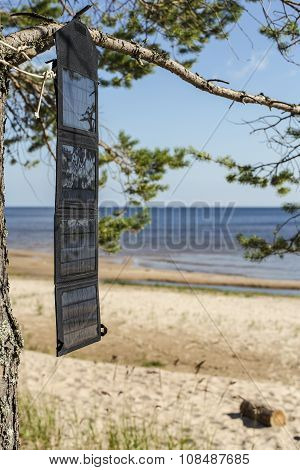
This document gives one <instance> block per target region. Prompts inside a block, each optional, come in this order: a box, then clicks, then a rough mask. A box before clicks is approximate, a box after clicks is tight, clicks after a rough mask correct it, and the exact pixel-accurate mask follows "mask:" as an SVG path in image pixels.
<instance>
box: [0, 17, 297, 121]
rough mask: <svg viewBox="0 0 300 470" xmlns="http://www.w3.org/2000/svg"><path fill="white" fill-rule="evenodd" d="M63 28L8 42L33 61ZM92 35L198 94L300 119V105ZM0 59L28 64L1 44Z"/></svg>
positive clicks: (44, 28)
mask: <svg viewBox="0 0 300 470" xmlns="http://www.w3.org/2000/svg"><path fill="white" fill-rule="evenodd" d="M63 26H64V25H63V24H56V23H50V24H41V25H39V26H35V27H31V28H27V29H23V30H21V31H18V32H16V33H13V34H11V35H9V36H7V37H6V38H5V40H6V42H7V43H8V44H9V45H10V46H13V47H15V48H19V47H20V46H22V49H23V50H24V46H26V53H27V55H28V56H30V57H31V58H32V57H35V56H36V55H38V54H40V53H42V52H44V51H46V50H48V49H50V47H52V46H53V44H54V34H55V33H56V31H58V30H59V29H60V28H62V27H63ZM90 33H91V36H92V39H93V41H94V43H95V44H96V45H97V46H100V47H103V48H106V49H109V50H111V51H114V52H119V53H121V54H125V55H129V56H131V57H133V58H134V59H136V60H138V61H142V60H144V61H146V62H148V63H150V64H155V65H158V66H159V67H161V68H163V69H165V70H168V71H169V72H171V73H173V74H175V75H177V76H178V77H180V78H181V79H182V80H184V81H186V82H188V83H190V84H191V85H193V86H194V87H196V88H198V89H199V90H202V91H205V92H207V93H210V94H212V95H216V96H220V97H222V98H226V99H229V100H231V101H236V102H239V103H243V104H258V105H261V106H267V107H268V108H269V109H272V108H276V109H279V110H281V111H286V112H289V113H291V114H292V115H300V105H299V104H292V103H285V102H283V101H280V100H277V99H273V98H270V97H268V96H265V95H264V94H262V93H261V94H259V95H253V94H250V93H246V92H245V91H241V90H233V89H231V88H224V87H221V86H218V85H215V84H213V83H211V81H209V80H207V79H205V78H203V77H202V76H200V75H198V74H197V73H193V72H191V71H190V70H188V69H186V68H185V67H184V66H183V65H181V64H179V63H178V62H176V61H174V60H172V59H170V58H169V57H168V54H167V53H162V52H157V51H155V50H151V49H147V48H145V47H142V46H140V45H139V44H137V43H133V42H129V41H126V40H123V39H118V38H115V37H113V36H110V35H109V34H105V33H103V32H102V31H99V30H96V29H90ZM0 57H2V59H4V60H6V61H7V62H10V63H11V64H13V65H19V64H21V63H23V62H24V61H25V59H24V56H23V55H22V54H17V53H16V52H13V51H12V50H11V49H10V48H9V47H8V46H5V45H4V44H2V43H1V44H0Z"/></svg>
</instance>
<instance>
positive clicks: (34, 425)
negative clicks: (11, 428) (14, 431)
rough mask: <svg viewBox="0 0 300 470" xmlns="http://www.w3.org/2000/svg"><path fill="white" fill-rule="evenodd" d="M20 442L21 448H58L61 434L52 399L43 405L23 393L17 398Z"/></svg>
mask: <svg viewBox="0 0 300 470" xmlns="http://www.w3.org/2000/svg"><path fill="white" fill-rule="evenodd" d="M19 409H20V443H21V448H22V449H33V450H45V449H52V448H59V445H60V442H61V434H60V430H59V426H58V423H57V416H56V413H57V409H56V406H55V404H54V401H51V402H49V403H47V404H43V406H42V405H41V404H39V403H36V402H35V401H34V399H33V397H32V396H30V395H29V394H24V395H22V396H21V397H20V399H19Z"/></svg>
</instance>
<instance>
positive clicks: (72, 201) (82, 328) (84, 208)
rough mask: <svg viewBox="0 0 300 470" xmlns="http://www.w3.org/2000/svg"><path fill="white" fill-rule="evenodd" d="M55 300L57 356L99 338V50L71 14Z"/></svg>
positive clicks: (60, 122)
mask: <svg viewBox="0 0 300 470" xmlns="http://www.w3.org/2000/svg"><path fill="white" fill-rule="evenodd" d="M55 42H56V51H57V61H56V65H55V68H56V79H55V87H56V99H57V152H56V153H57V159H56V197H55V223H54V228H55V300H56V326H57V348H56V352H57V355H58V356H61V355H63V354H66V353H68V352H71V351H74V350H75V349H79V348H81V347H83V346H86V345H88V344H91V343H94V342H96V341H99V340H100V339H101V336H102V335H103V333H104V330H105V327H102V326H101V324H100V310H99V294H98V81H97V68H98V52H97V50H96V48H95V46H94V44H93V41H92V39H91V37H90V34H89V32H88V29H87V28H86V27H85V26H84V25H83V24H82V23H81V22H80V20H78V19H73V20H72V21H71V22H70V23H68V24H67V25H66V26H65V27H63V28H62V29H60V30H59V31H58V32H57V33H56V38H55Z"/></svg>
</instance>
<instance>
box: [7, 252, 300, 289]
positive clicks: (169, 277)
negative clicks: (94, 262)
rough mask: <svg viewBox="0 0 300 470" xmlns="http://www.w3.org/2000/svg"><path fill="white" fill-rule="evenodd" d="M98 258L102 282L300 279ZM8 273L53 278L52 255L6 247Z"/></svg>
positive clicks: (281, 285) (230, 283)
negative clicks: (222, 272)
mask: <svg viewBox="0 0 300 470" xmlns="http://www.w3.org/2000/svg"><path fill="white" fill-rule="evenodd" d="M107 258H108V257H107V256H105V257H100V258H99V280H100V281H102V282H122V281H123V282H143V283H147V282H148V283H149V284H151V283H152V284H153V283H158V284H159V283H162V284H163V283H168V284H170V287H173V286H175V287H177V286H180V285H182V284H186V285H187V287H188V285H189V284H190V285H193V286H194V287H196V286H199V287H201V286H211V287H214V288H218V286H219V287H221V286H223V287H226V288H228V287H237V288H238V287H240V288H259V289H280V290H282V289H283V290H284V289H287V290H298V289H300V280H277V279H262V278H254V277H253V278H251V277H244V276H240V275H232V274H212V273H203V272H199V273H197V272H189V271H184V270H180V271H179V270H178V271H174V270H168V269H154V268H146V267H142V266H134V265H133V262H132V259H131V257H125V258H124V259H123V261H122V262H121V263H117V262H114V261H112V260H109V259H107ZM9 259H10V263H9V274H10V275H12V276H23V277H30V278H38V279H53V265H54V259H53V255H52V254H50V253H45V252H37V251H29V250H26V251H25V250H10V251H9Z"/></svg>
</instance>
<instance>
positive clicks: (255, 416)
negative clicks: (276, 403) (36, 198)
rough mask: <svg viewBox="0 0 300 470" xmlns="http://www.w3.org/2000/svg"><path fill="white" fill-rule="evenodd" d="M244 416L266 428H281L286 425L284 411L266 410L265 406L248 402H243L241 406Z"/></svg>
mask: <svg viewBox="0 0 300 470" xmlns="http://www.w3.org/2000/svg"><path fill="white" fill-rule="evenodd" d="M240 412H241V415H242V416H246V418H249V419H251V420H252V421H256V422H258V423H260V424H262V425H264V426H267V427H269V426H277V427H281V426H284V425H285V424H286V416H285V414H284V412H283V411H282V410H273V409H271V408H266V407H265V406H264V405H259V404H256V403H251V402H250V401H248V400H243V401H242V403H241V406H240Z"/></svg>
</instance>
